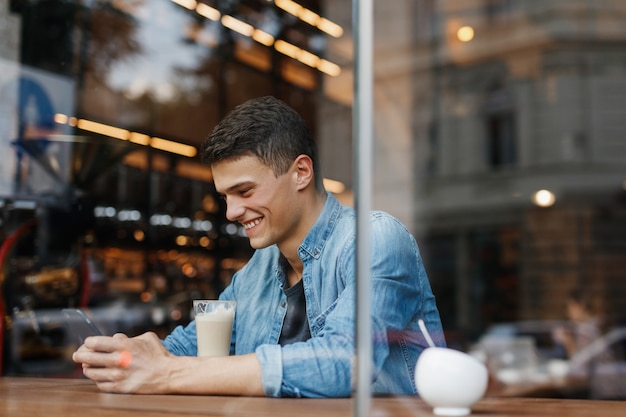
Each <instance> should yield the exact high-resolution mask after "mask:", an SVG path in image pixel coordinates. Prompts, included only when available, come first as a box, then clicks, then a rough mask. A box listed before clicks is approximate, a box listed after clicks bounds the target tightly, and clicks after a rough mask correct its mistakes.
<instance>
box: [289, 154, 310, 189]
mask: <svg viewBox="0 0 626 417" xmlns="http://www.w3.org/2000/svg"><path fill="white" fill-rule="evenodd" d="M293 167H294V175H295V180H296V189H297V190H298V191H299V190H303V189H304V188H306V187H307V186H308V185H309V184H310V183H312V182H313V176H314V172H313V161H312V160H311V158H310V157H309V156H308V155H299V156H298V157H297V158H296V160H295V161H294V162H293Z"/></svg>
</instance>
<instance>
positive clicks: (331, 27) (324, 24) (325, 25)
mask: <svg viewBox="0 0 626 417" xmlns="http://www.w3.org/2000/svg"><path fill="white" fill-rule="evenodd" d="M317 27H318V28H319V30H321V31H322V32H326V33H328V34H329V35H330V36H332V37H333V38H339V37H341V35H343V28H342V27H341V26H339V25H338V24H336V23H335V22H331V21H330V20H328V19H326V18H325V17H322V18H321V19H320V22H319V24H318V25H317Z"/></svg>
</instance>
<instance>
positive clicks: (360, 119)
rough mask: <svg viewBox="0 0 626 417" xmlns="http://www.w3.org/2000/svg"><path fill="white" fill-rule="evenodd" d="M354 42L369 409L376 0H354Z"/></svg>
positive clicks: (365, 404)
mask: <svg viewBox="0 0 626 417" xmlns="http://www.w3.org/2000/svg"><path fill="white" fill-rule="evenodd" d="M352 5H353V25H354V32H353V33H354V45H355V51H354V52H355V53H354V56H355V65H354V74H355V75H354V104H353V141H352V142H353V147H354V160H355V167H356V169H355V176H354V178H355V191H356V193H355V207H356V218H357V220H356V222H357V225H356V226H357V227H356V235H357V239H356V241H357V243H356V278H357V281H356V282H357V285H356V287H357V288H356V357H357V372H356V376H357V384H356V392H355V407H354V412H355V416H357V417H366V416H369V414H370V408H371V407H370V404H371V375H372V358H373V353H372V352H373V349H372V318H371V311H370V310H371V281H372V277H371V270H370V258H371V256H370V252H371V240H370V210H371V200H372V171H373V166H372V153H373V152H372V148H373V146H372V143H373V132H372V125H373V122H372V116H373V111H372V105H373V99H372V98H373V94H372V89H373V75H372V74H373V70H372V67H373V59H372V56H373V51H372V49H373V43H372V40H373V33H374V27H373V1H372V0H353V3H352Z"/></svg>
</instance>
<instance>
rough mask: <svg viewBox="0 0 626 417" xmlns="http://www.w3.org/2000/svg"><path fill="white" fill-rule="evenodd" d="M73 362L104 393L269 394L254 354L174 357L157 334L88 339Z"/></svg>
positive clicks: (73, 356) (118, 335)
mask: <svg viewBox="0 0 626 417" xmlns="http://www.w3.org/2000/svg"><path fill="white" fill-rule="evenodd" d="M72 359H73V360H74V362H76V363H81V364H82V365H83V374H85V376H86V377H87V378H89V379H91V380H92V381H94V382H95V383H96V385H97V386H98V388H99V389H100V390H102V391H105V392H116V393H135V394H217V395H253V396H262V395H264V392H263V386H262V384H261V365H260V364H259V361H258V359H257V357H256V355H255V354H254V353H251V354H248V355H239V356H224V357H195V356H174V355H172V354H171V353H169V352H168V351H167V349H165V347H164V346H163V344H162V343H161V341H160V340H159V338H158V337H157V335H156V334H154V333H144V334H142V335H141V336H137V337H133V338H129V337H127V336H126V335H123V334H116V335H114V336H112V337H109V336H92V337H88V338H87V339H85V344H84V345H82V346H81V347H80V348H79V349H78V350H77V351H76V352H74V354H73V355H72Z"/></svg>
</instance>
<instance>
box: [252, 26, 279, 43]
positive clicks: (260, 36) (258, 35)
mask: <svg viewBox="0 0 626 417" xmlns="http://www.w3.org/2000/svg"><path fill="white" fill-rule="evenodd" d="M252 39H254V40H255V41H257V42H258V43H260V44H263V45H265V46H271V45H272V44H273V43H274V37H273V36H272V35H270V34H269V33H267V32H264V31H262V30H261V29H255V30H254V33H253V34H252Z"/></svg>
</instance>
